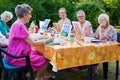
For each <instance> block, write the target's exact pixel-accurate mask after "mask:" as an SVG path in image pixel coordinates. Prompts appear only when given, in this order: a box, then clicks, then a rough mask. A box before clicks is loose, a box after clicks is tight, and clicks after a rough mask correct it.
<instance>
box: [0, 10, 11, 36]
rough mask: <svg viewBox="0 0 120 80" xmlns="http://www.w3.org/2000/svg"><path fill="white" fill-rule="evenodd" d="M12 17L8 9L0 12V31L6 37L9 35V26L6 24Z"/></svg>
mask: <svg viewBox="0 0 120 80" xmlns="http://www.w3.org/2000/svg"><path fill="white" fill-rule="evenodd" d="M12 18H13V14H12V13H11V12H9V11H4V12H3V13H2V14H1V19H0V32H1V33H2V34H3V35H5V36H6V37H8V36H9V27H8V26H7V24H6V23H7V22H8V21H10V20H11V19H12Z"/></svg>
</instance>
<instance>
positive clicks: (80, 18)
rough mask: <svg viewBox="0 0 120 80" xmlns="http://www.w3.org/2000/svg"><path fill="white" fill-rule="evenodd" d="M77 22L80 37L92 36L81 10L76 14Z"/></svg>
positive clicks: (90, 26)
mask: <svg viewBox="0 0 120 80" xmlns="http://www.w3.org/2000/svg"><path fill="white" fill-rule="evenodd" d="M76 16H77V19H78V22H79V23H80V25H79V26H80V30H81V34H82V36H92V34H93V30H92V25H91V23H90V22H89V21H87V20H85V17H86V16H85V12H84V11H82V10H79V11H78V12H77V13H76Z"/></svg>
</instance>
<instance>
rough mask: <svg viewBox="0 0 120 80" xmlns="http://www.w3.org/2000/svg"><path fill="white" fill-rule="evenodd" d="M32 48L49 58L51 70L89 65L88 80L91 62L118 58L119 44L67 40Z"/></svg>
mask: <svg viewBox="0 0 120 80" xmlns="http://www.w3.org/2000/svg"><path fill="white" fill-rule="evenodd" d="M33 49H35V50H37V51H38V52H40V53H41V54H42V55H44V56H45V57H46V58H48V59H49V60H50V63H51V64H52V66H53V69H52V70H53V71H55V72H57V71H58V70H62V69H67V68H72V67H77V66H84V65H89V67H88V70H89V71H88V80H92V66H93V64H98V63H103V62H111V61H117V60H120V46H118V43H116V42H114V43H113V42H104V43H99V44H95V43H84V42H81V43H80V44H78V43H76V42H74V43H73V44H70V43H69V42H68V43H67V44H64V45H42V44H41V45H39V46H35V47H33Z"/></svg>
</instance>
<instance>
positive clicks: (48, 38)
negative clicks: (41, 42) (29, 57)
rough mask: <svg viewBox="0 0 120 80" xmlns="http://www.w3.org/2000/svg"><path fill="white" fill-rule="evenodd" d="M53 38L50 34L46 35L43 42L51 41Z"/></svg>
mask: <svg viewBox="0 0 120 80" xmlns="http://www.w3.org/2000/svg"><path fill="white" fill-rule="evenodd" d="M53 39H54V38H53V37H52V36H48V37H47V39H46V40H45V42H50V41H52V40H53Z"/></svg>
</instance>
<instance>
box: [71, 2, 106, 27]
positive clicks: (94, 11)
mask: <svg viewBox="0 0 120 80" xmlns="http://www.w3.org/2000/svg"><path fill="white" fill-rule="evenodd" d="M79 10H83V11H84V12H85V14H86V20H88V21H90V22H91V23H92V27H93V29H96V28H97V26H98V16H99V15H100V14H101V13H103V12H105V11H104V8H103V6H102V5H100V4H97V3H95V2H86V3H78V4H77V5H76V8H75V11H74V15H73V17H72V19H74V20H76V12H77V11H79Z"/></svg>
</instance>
